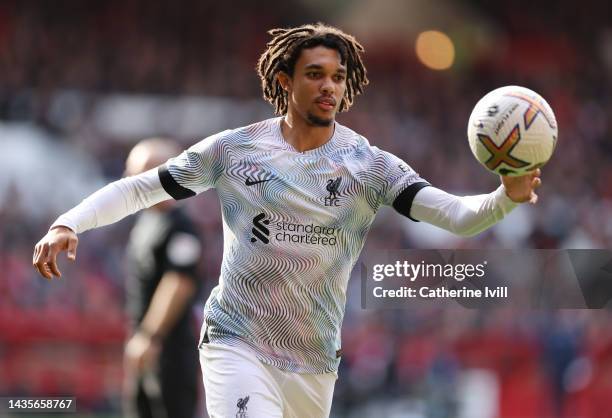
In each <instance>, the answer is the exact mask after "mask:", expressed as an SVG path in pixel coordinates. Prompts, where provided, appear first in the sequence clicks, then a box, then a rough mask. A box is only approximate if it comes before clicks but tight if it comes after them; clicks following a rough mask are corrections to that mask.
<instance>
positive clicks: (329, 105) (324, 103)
mask: <svg viewBox="0 0 612 418" xmlns="http://www.w3.org/2000/svg"><path fill="white" fill-rule="evenodd" d="M315 103H316V104H317V106H318V107H319V109H321V110H323V111H326V112H329V111H331V110H333V109H335V108H336V100H335V99H334V98H333V97H320V98H318V99H317V100H316V101H315Z"/></svg>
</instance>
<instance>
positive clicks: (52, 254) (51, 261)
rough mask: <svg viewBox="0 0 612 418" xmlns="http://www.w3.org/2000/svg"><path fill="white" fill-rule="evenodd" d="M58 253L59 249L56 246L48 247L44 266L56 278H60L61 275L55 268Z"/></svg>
mask: <svg viewBox="0 0 612 418" xmlns="http://www.w3.org/2000/svg"><path fill="white" fill-rule="evenodd" d="M58 253H59V249H58V247H57V245H54V244H52V245H50V246H49V253H48V254H47V261H46V265H47V266H49V269H50V270H51V272H52V273H53V274H54V275H56V276H57V277H58V278H59V277H62V273H61V272H60V271H59V269H58V268H57V254H58Z"/></svg>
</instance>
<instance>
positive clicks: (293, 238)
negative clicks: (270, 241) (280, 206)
mask: <svg viewBox="0 0 612 418" xmlns="http://www.w3.org/2000/svg"><path fill="white" fill-rule="evenodd" d="M276 230H277V231H278V232H276V235H275V238H276V240H277V241H280V242H293V243H300V244H320V245H336V244H337V233H338V232H339V231H340V228H333V227H328V226H322V225H315V224H312V223H310V224H298V223H292V222H285V221H279V222H277V223H276Z"/></svg>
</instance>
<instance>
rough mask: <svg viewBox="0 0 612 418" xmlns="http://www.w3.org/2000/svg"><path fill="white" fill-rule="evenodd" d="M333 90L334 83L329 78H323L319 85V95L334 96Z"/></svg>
mask: <svg viewBox="0 0 612 418" xmlns="http://www.w3.org/2000/svg"><path fill="white" fill-rule="evenodd" d="M334 89H335V85H334V81H333V80H332V79H331V77H325V78H324V79H323V82H322V83H321V93H323V94H325V95H332V94H334Z"/></svg>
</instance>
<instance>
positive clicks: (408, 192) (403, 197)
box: [393, 181, 431, 222]
mask: <svg viewBox="0 0 612 418" xmlns="http://www.w3.org/2000/svg"><path fill="white" fill-rule="evenodd" d="M427 186H431V184H429V183H427V182H426V181H422V182H418V183H414V184H411V185H410V186H408V187H406V188H405V189H404V191H402V192H401V193H400V194H399V195H398V196H397V197H396V198H395V200H394V201H393V209H395V210H396V211H398V212H399V213H401V214H402V215H404V216H406V217H408V218H410V219H411V220H413V221H415V222H419V221H418V220H416V219H414V218H413V217H411V216H410V209H411V208H412V201H413V200H414V196H416V194H417V192H418V191H419V190H421V189H423V188H425V187H427Z"/></svg>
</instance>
